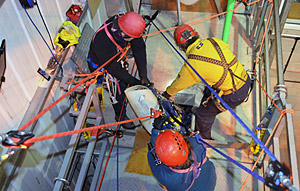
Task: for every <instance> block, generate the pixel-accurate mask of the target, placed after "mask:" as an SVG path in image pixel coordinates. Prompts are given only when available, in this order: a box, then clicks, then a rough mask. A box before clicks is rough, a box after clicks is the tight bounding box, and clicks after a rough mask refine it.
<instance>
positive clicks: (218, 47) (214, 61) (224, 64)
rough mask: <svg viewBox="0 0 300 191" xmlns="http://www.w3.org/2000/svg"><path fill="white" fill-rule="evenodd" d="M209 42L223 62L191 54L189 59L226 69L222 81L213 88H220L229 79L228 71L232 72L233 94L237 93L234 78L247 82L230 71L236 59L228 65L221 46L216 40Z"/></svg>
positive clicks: (210, 39)
mask: <svg viewBox="0 0 300 191" xmlns="http://www.w3.org/2000/svg"><path fill="white" fill-rule="evenodd" d="M208 40H209V41H210V42H211V43H212V45H213V46H214V47H215V49H216V51H217V53H218V55H219V56H220V59H221V61H219V60H216V59H213V58H208V57H205V56H200V55H195V54H190V55H189V56H188V59H195V60H200V61H203V62H208V63H211V64H216V65H218V66H222V67H223V68H224V72H223V75H222V77H221V78H220V80H219V81H218V82H217V83H216V84H214V85H213V86H212V88H214V89H217V88H218V87H220V86H221V85H222V84H223V82H224V81H225V79H226V77H227V73H228V71H229V72H230V75H231V78H232V86H233V92H235V91H236V85H235V83H234V79H233V76H235V77H237V78H238V79H240V80H242V81H243V82H245V80H243V79H241V78H240V77H238V76H237V75H235V74H234V73H233V71H232V70H231V69H230V67H231V66H233V65H234V64H235V63H236V62H237V59H236V57H234V59H233V60H232V61H231V62H230V63H229V64H228V63H227V62H226V59H225V56H224V54H223V52H222V50H221V48H220V46H219V45H218V43H217V42H216V41H215V40H214V39H212V38H209V39H208Z"/></svg>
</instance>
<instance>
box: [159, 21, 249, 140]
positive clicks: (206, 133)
mask: <svg viewBox="0 0 300 191" xmlns="http://www.w3.org/2000/svg"><path fill="white" fill-rule="evenodd" d="M174 38H175V41H176V44H177V46H179V48H180V49H181V50H183V51H184V52H185V53H186V56H187V61H188V63H189V64H190V65H191V66H192V67H193V68H194V69H195V70H196V71H197V72H198V73H199V75H200V76H201V77H202V78H203V79H204V80H205V81H206V82H207V83H208V84H209V85H210V86H211V87H212V88H213V89H214V90H215V91H216V92H218V94H219V95H220V96H221V97H222V99H223V100H224V101H225V102H226V103H227V104H228V105H229V106H230V107H231V108H234V107H236V106H238V105H240V104H241V103H242V102H243V101H244V100H245V99H246V98H247V96H248V92H249V87H250V78H249V76H248V74H247V73H246V71H245V69H244V68H243V65H242V64H241V63H240V61H238V60H237V58H236V56H235V55H234V54H233V53H232V52H231V50H230V49H229V45H228V44H227V43H225V42H223V41H222V40H220V39H217V38H208V39H204V40H202V39H200V38H199V35H198V33H197V32H196V31H195V30H193V28H192V27H190V26H189V25H180V26H178V27H177V28H176V30H175V31H174ZM200 80H201V79H200V78H199V77H198V76H197V74H196V73H195V72H194V71H193V70H192V69H191V68H190V67H189V66H188V65H187V64H184V66H183V67H182V68H181V70H180V72H179V74H178V76H177V78H176V79H175V80H174V81H173V82H172V84H171V85H170V86H169V87H167V89H166V91H165V92H164V93H163V95H165V96H166V97H171V96H173V95H174V94H176V93H177V92H179V91H181V90H183V89H186V88H188V87H190V86H192V85H194V84H195V83H197V82H199V81H200ZM225 110H226V109H225V108H224V106H223V105H222V104H221V103H220V101H219V100H218V99H217V98H215V97H214V96H213V94H212V93H211V92H210V91H209V89H208V88H207V87H206V88H205V90H204V96H203V98H202V101H201V104H200V106H199V107H198V108H197V109H196V111H194V113H195V115H196V126H195V130H196V131H199V132H200V135H201V136H202V138H205V139H212V137H211V128H212V125H213V122H214V120H215V118H216V115H217V114H219V113H221V112H223V111H225Z"/></svg>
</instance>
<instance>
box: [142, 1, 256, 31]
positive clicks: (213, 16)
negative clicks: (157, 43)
mask: <svg viewBox="0 0 300 191" xmlns="http://www.w3.org/2000/svg"><path fill="white" fill-rule="evenodd" d="M259 1H261V0H256V1H254V2H251V3H248V4H247V6H250V5H253V4H255V3H258V2H259ZM243 7H245V5H242V6H240V7H237V8H235V9H232V10H229V11H225V12H222V13H218V14H216V15H212V16H210V17H206V18H204V19H200V20H197V21H193V22H190V23H187V25H191V24H194V23H197V22H201V21H205V20H208V19H212V18H215V17H218V16H220V15H223V14H226V13H229V12H231V11H236V10H238V9H241V8H243ZM175 28H177V27H171V28H168V29H163V30H160V31H155V32H153V33H149V34H146V35H143V37H146V36H151V35H154V34H157V33H160V32H165V31H169V30H172V29H175Z"/></svg>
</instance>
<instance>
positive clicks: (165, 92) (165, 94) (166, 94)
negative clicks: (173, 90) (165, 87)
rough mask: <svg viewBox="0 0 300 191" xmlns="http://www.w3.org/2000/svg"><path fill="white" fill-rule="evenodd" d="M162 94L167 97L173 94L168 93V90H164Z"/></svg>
mask: <svg viewBox="0 0 300 191" xmlns="http://www.w3.org/2000/svg"><path fill="white" fill-rule="evenodd" d="M161 95H162V96H164V97H165V98H167V99H169V98H170V97H171V95H170V94H168V93H167V91H164V92H163V93H162V94H161Z"/></svg>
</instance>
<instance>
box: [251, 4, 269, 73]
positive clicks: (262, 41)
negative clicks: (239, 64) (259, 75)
mask: <svg viewBox="0 0 300 191" xmlns="http://www.w3.org/2000/svg"><path fill="white" fill-rule="evenodd" d="M272 10H273V3H272V6H271V9H270V13H269V16H268V21H267V26H265V31H264V35H263V38H262V39H261V43H260V48H259V51H258V54H257V55H258V56H259V55H260V53H261V49H262V45H263V44H264V40H265V37H266V33H267V29H268V26H269V22H270V19H271V15H272ZM257 63H258V59H256V61H255V66H254V71H256V66H257Z"/></svg>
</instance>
